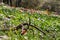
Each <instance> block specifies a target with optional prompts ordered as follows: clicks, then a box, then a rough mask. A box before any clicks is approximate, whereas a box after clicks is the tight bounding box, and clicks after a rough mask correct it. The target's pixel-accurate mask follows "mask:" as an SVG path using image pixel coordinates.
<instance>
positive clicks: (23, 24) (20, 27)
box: [0, 23, 46, 35]
mask: <svg viewBox="0 0 60 40" xmlns="http://www.w3.org/2000/svg"><path fill="white" fill-rule="evenodd" d="M25 25H27V26H31V27H34V28H36V29H37V30H38V31H40V32H42V33H43V34H44V35H46V33H45V32H44V31H43V30H42V29H41V28H38V27H37V26H34V25H30V24H28V23H22V24H20V25H18V26H17V27H14V28H12V29H8V28H7V29H4V30H0V31H9V30H13V31H14V30H18V29H22V27H23V26H25Z"/></svg>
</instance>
